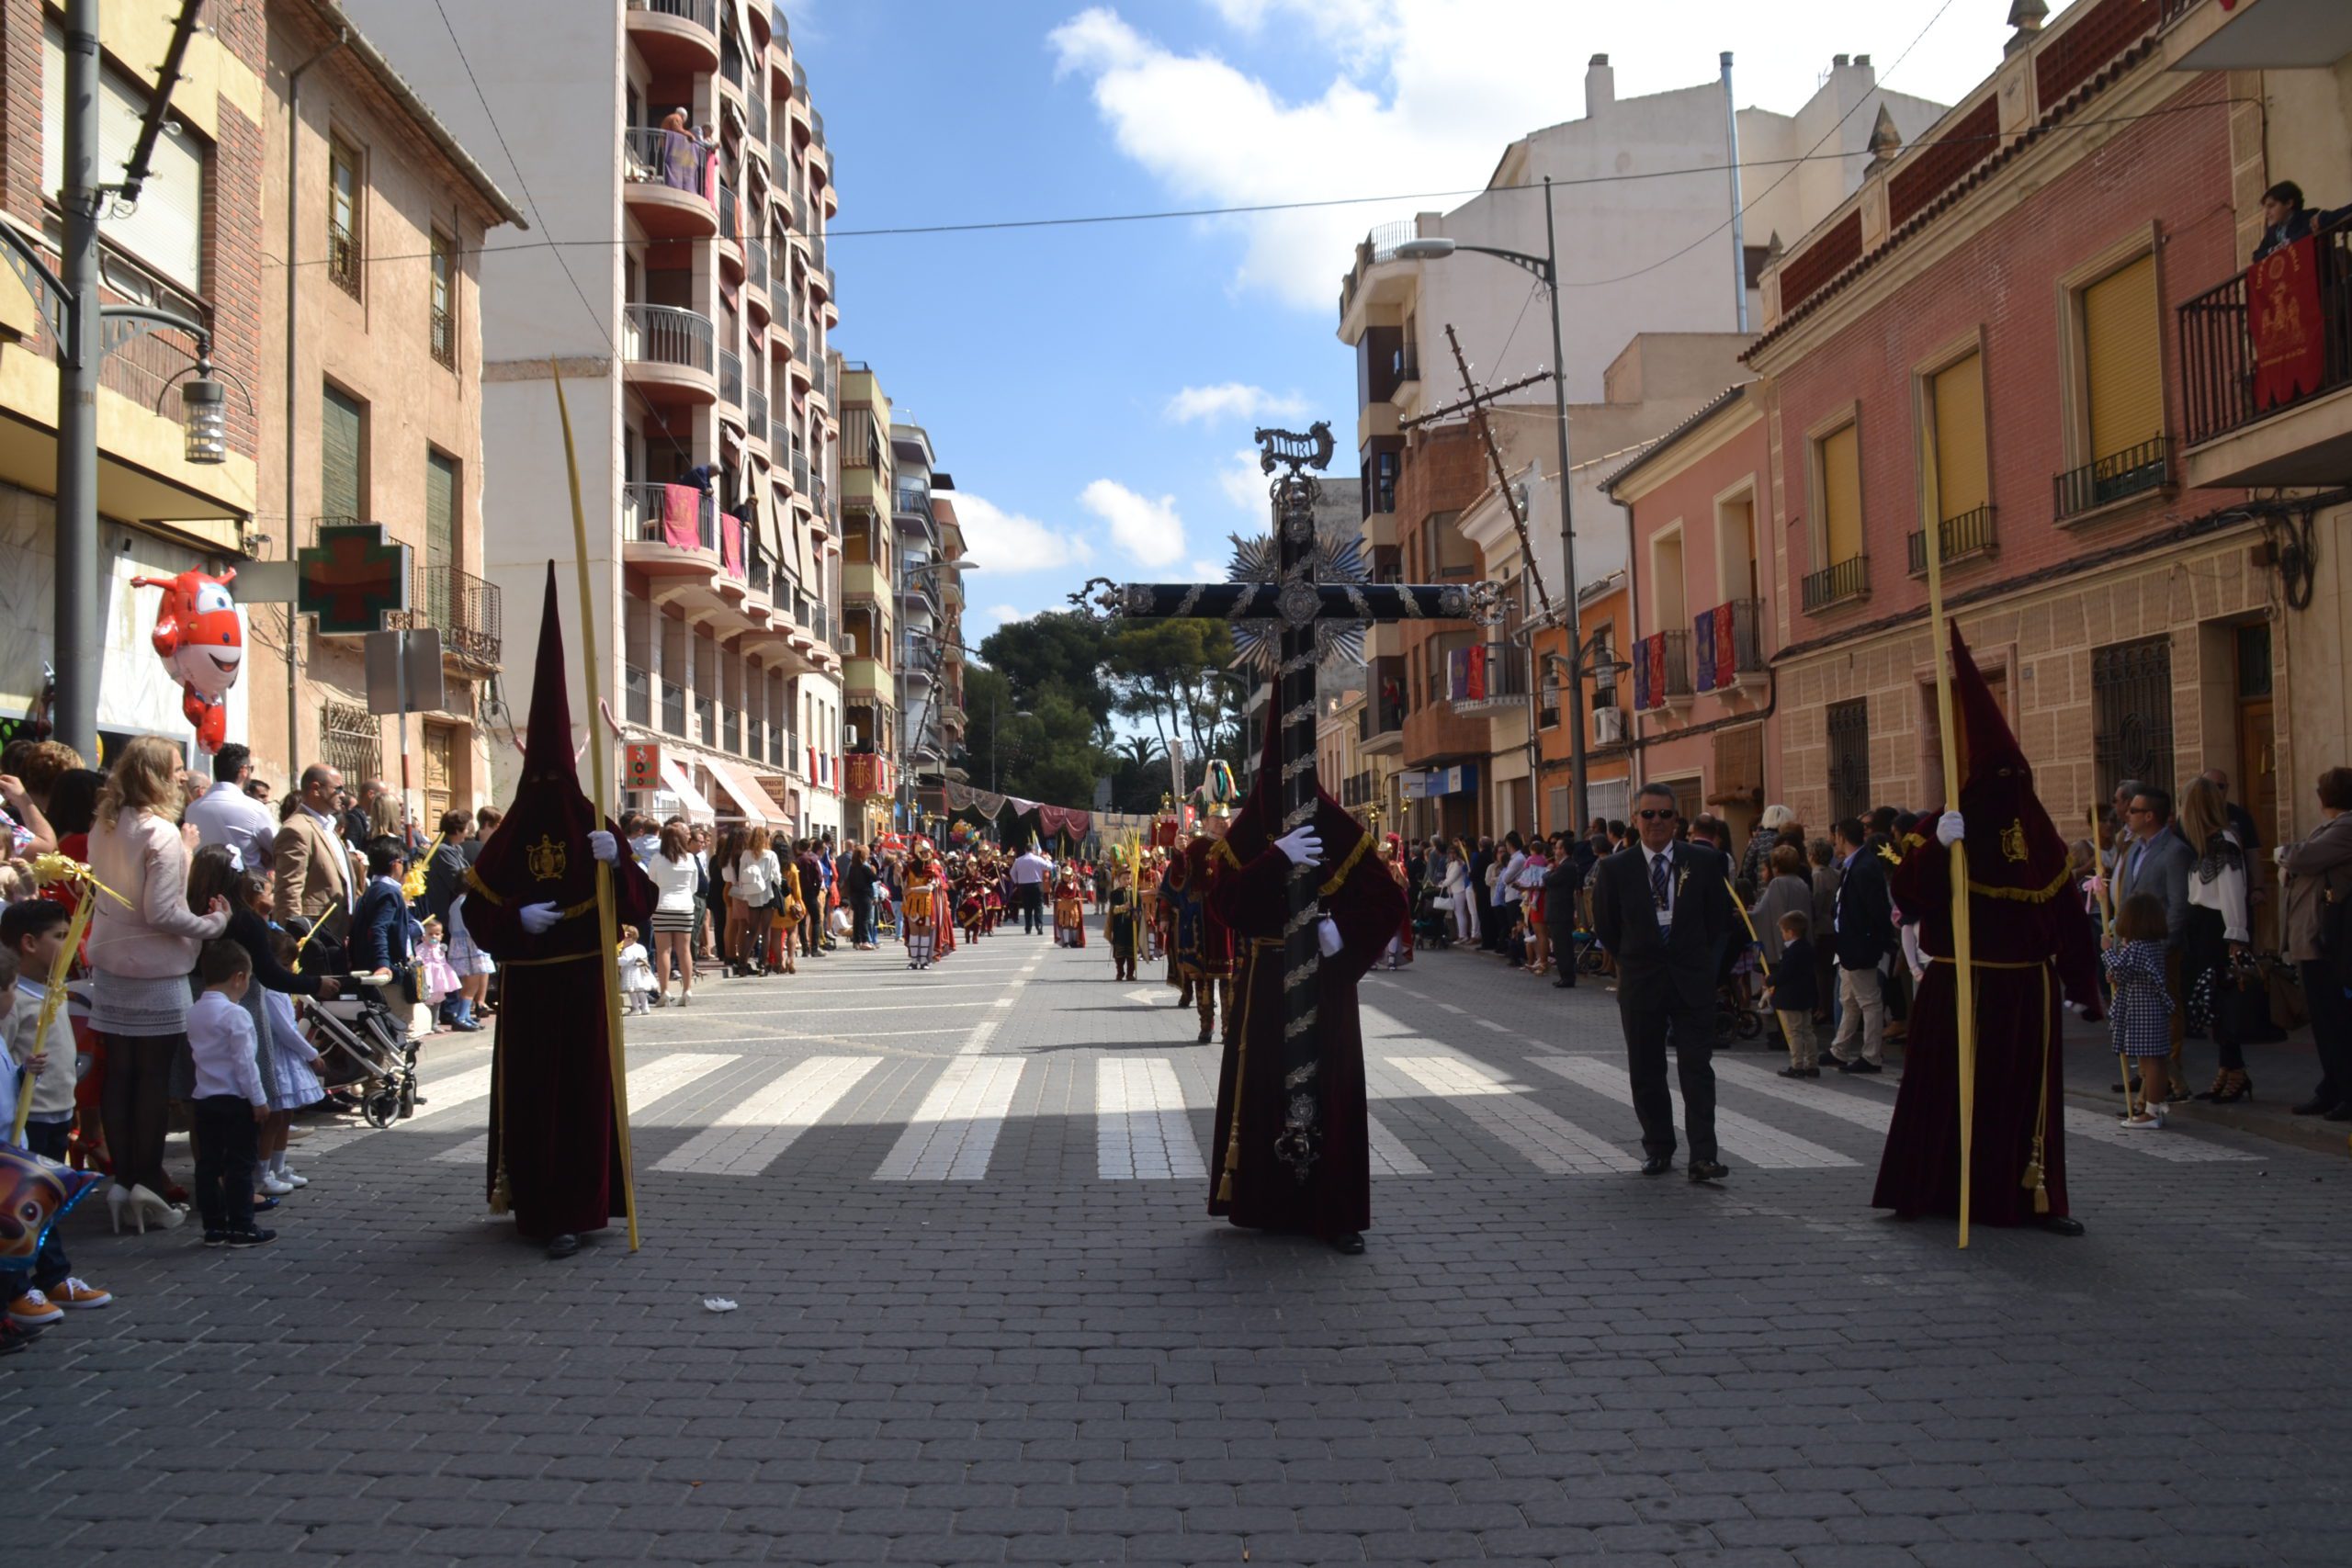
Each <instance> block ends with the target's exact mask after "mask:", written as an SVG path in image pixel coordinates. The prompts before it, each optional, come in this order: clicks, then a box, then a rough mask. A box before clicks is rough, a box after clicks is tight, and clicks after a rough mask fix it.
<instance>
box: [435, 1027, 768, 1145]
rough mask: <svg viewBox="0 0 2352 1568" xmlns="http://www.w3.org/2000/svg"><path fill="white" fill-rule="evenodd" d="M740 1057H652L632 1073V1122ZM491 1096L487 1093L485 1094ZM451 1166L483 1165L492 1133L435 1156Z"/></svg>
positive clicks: (707, 1054) (677, 1054) (673, 1053)
mask: <svg viewBox="0 0 2352 1568" xmlns="http://www.w3.org/2000/svg"><path fill="white" fill-rule="evenodd" d="M741 1060H742V1058H741V1057H740V1056H729V1055H716V1054H713V1053H710V1052H703V1051H671V1052H667V1053H665V1054H663V1055H659V1056H649V1057H647V1058H646V1059H645V1060H643V1061H641V1062H639V1063H638V1064H637V1065H636V1066H632V1067H630V1068H629V1070H628V1100H629V1107H630V1120H631V1121H632V1122H634V1121H636V1120H637V1119H638V1118H639V1116H640V1115H641V1114H642V1113H643V1112H644V1111H649V1110H650V1109H651V1108H652V1107H653V1106H654V1105H655V1104H656V1103H658V1102H659V1101H661V1100H667V1099H668V1098H669V1097H670V1096H672V1095H673V1094H675V1093H677V1092H678V1091H679V1090H680V1089H685V1088H687V1087H688V1086H690V1085H691V1084H693V1083H694V1082H695V1079H697V1078H700V1077H707V1075H709V1074H711V1073H715V1072H717V1071H718V1069H719V1068H721V1067H723V1066H727V1065H728V1064H729V1062H739V1061H741ZM484 1092H485V1094H487V1092H488V1091H487V1090H485V1091H484ZM433 1157H434V1158H435V1159H436V1160H440V1161H442V1162H443V1163H445V1164H448V1165H465V1164H474V1165H479V1164H481V1162H482V1161H483V1160H485V1159H488V1158H489V1157H490V1134H488V1133H483V1134H481V1135H480V1136H478V1137H472V1138H469V1139H467V1140H466V1141H465V1142H464V1143H462V1144H459V1145H458V1146H457V1147H455V1148H449V1149H443V1150H442V1151H441V1152H440V1153H439V1154H437V1155H435V1156H433Z"/></svg>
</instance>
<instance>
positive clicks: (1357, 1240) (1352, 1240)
mask: <svg viewBox="0 0 2352 1568" xmlns="http://www.w3.org/2000/svg"><path fill="white" fill-rule="evenodd" d="M1331 1250H1332V1251H1334V1252H1344V1253H1346V1254H1347V1255H1348V1256H1349V1257H1351V1258H1353V1257H1354V1256H1355V1255H1356V1254H1357V1253H1359V1252H1362V1251H1363V1236H1361V1235H1357V1234H1356V1233H1355V1232H1354V1231H1342V1232H1341V1233H1340V1235H1335V1236H1333V1237H1332V1238H1331Z"/></svg>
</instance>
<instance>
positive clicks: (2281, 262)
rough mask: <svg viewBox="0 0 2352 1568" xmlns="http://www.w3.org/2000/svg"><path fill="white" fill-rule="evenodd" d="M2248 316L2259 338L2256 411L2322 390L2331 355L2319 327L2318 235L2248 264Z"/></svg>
mask: <svg viewBox="0 0 2352 1568" xmlns="http://www.w3.org/2000/svg"><path fill="white" fill-rule="evenodd" d="M2245 319H2246V328H2247V330H2248V332H2249V333H2252V335H2253V337H2254V407H2255V412H2257V413H2258V412H2263V411H2264V410H2267V409H2272V408H2276V407H2278V405H2279V404H2280V403H2289V402H2292V401H2294V400H2296V399H2297V398H2301V397H2308V396H2309V395H2311V394H2312V392H2315V391H2317V390H2319V384H2320V378H2322V377H2323V376H2324V375H2325V374H2326V373H2327V354H2326V349H2325V344H2324V338H2323V337H2322V335H2321V330H2320V307H2319V243H2318V241H2317V240H2316V239H2314V238H2312V236H2310V235H2306V236H2304V237H2303V238H2302V239H2300V240H2298V241H2296V242H2295V243H2293V244H2291V245H2282V246H2280V247H2279V248H2278V249H2277V250H2275V251H2273V252H2271V253H2270V254H2268V255H2267V256H2265V257H2263V258H2262V259H2261V260H2260V261H2258V262H2256V263H2255V264H2254V265H2252V266H2250V267H2248V268H2246V273H2245Z"/></svg>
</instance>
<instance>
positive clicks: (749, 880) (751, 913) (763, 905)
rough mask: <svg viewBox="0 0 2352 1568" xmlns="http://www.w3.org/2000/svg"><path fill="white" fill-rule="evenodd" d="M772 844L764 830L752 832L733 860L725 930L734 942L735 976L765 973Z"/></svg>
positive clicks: (772, 888)
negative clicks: (727, 918) (733, 916)
mask: <svg viewBox="0 0 2352 1568" xmlns="http://www.w3.org/2000/svg"><path fill="white" fill-rule="evenodd" d="M774 842H775V840H772V839H770V838H769V837H768V830H767V829H765V828H754V829H752V830H751V832H749V833H748V834H746V835H744V839H743V848H742V850H741V852H739V853H738V854H737V855H736V857H735V866H734V872H735V874H734V878H733V880H732V881H731V882H730V883H729V893H728V900H729V905H730V906H731V908H730V910H729V912H730V914H734V915H735V918H734V919H730V920H729V924H728V928H727V929H728V930H729V932H731V933H732V935H733V938H734V953H733V957H734V961H735V973H736V974H738V975H763V974H765V973H766V972H767V951H768V906H769V905H770V904H772V903H773V902H775V892H776V884H777V882H778V880H779V878H778V876H777V868H776V860H775V850H774V849H773V848H772V847H771V846H772V845H773V844H774ZM737 911H740V914H737V913H736V912H737Z"/></svg>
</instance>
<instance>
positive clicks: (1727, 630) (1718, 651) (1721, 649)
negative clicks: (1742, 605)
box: [1708, 604, 1739, 691]
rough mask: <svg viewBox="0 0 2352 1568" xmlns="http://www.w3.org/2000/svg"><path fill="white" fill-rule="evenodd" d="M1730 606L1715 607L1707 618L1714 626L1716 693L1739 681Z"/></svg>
mask: <svg viewBox="0 0 2352 1568" xmlns="http://www.w3.org/2000/svg"><path fill="white" fill-rule="evenodd" d="M1731 608H1732V607H1731V606H1730V605H1729V604H1718V605H1716V606H1715V610H1714V614H1713V615H1711V616H1709V617H1708V618H1709V619H1710V620H1712V621H1713V622H1714V624H1715V658H1714V665H1715V687H1716V689H1717V690H1718V691H1720V690H1722V689H1724V687H1727V686H1729V685H1731V684H1732V683H1733V682H1736V681H1737V680H1738V679H1739V638H1738V637H1737V636H1736V635H1735V634H1734V632H1733V631H1732V624H1731V623H1732V615H1731Z"/></svg>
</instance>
